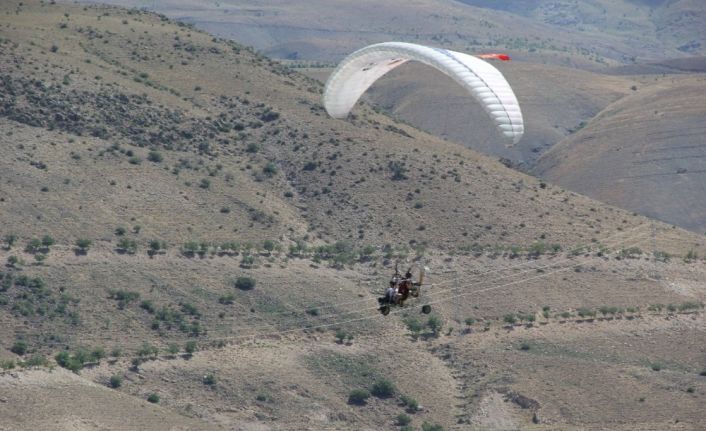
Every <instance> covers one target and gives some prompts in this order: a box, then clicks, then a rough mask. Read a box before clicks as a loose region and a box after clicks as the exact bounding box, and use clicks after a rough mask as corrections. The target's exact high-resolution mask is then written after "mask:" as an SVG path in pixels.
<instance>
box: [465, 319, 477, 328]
mask: <svg viewBox="0 0 706 431" xmlns="http://www.w3.org/2000/svg"><path fill="white" fill-rule="evenodd" d="M465 323H466V325H467V326H473V324H474V323H476V319H474V318H472V317H467V318H466V320H465Z"/></svg>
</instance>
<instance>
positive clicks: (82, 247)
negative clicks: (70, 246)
mask: <svg viewBox="0 0 706 431" xmlns="http://www.w3.org/2000/svg"><path fill="white" fill-rule="evenodd" d="M75 244H76V247H78V250H79V251H80V252H81V253H86V252H87V251H88V249H89V248H90V247H91V244H92V242H91V240H90V239H86V238H79V239H77V240H76V243H75Z"/></svg>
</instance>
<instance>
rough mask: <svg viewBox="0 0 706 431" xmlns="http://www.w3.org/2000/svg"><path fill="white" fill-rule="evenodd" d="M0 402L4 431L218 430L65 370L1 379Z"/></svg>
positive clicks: (2, 376)
mask: <svg viewBox="0 0 706 431" xmlns="http://www.w3.org/2000/svg"><path fill="white" fill-rule="evenodd" d="M0 398H2V400H3V401H2V402H0V417H1V418H2V423H1V424H0V430H3V431H5V430H8V431H10V430H18V429H35V430H49V429H52V430H66V431H69V430H72V431H73V430H80V431H90V430H105V429H150V430H170V431H177V430H192V429H203V430H211V429H222V428H218V427H215V426H212V425H210V424H208V423H204V422H203V421H199V420H195V419H191V418H188V417H185V416H183V415H180V414H178V413H176V412H175V411H173V410H170V409H166V408H164V407H160V406H157V405H154V404H150V403H148V402H147V401H145V400H144V399H143V400H139V399H137V398H135V397H132V396H129V395H126V394H123V393H120V392H117V391H114V390H112V389H108V388H106V387H105V386H104V385H97V384H95V383H93V382H91V381H89V380H86V379H84V378H81V377H79V376H77V375H75V374H73V373H71V372H69V371H66V370H63V369H57V370H53V371H43V370H32V371H26V372H22V373H15V372H10V373H0ZM19 406H22V408H21V409H20V408H18V407H19ZM70 406H80V408H68V407H70Z"/></svg>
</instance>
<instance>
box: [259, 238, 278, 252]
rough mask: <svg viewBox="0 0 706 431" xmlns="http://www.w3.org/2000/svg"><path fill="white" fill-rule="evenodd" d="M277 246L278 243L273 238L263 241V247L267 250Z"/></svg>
mask: <svg viewBox="0 0 706 431" xmlns="http://www.w3.org/2000/svg"><path fill="white" fill-rule="evenodd" d="M276 246H277V243H276V242H274V241H272V240H271V239H266V240H265V241H264V242H263V243H262V248H264V249H265V250H267V251H272V250H274V249H275V247H276Z"/></svg>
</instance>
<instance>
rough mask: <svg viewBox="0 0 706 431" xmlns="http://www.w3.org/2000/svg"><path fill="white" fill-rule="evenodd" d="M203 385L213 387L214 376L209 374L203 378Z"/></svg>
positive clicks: (214, 382)
mask: <svg viewBox="0 0 706 431" xmlns="http://www.w3.org/2000/svg"><path fill="white" fill-rule="evenodd" d="M203 384H204V385H207V386H213V385H215V384H216V376H215V375H213V374H211V373H209V374H206V375H205V376H203Z"/></svg>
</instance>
